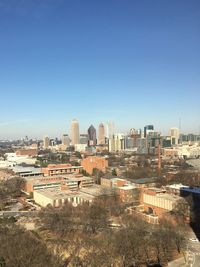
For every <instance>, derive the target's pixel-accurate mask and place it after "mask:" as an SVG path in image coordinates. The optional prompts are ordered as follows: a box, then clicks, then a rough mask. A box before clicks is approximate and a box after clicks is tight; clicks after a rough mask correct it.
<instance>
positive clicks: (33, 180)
mask: <svg viewBox="0 0 200 267" xmlns="http://www.w3.org/2000/svg"><path fill="white" fill-rule="evenodd" d="M25 179H26V181H27V182H29V183H32V184H33V185H35V184H39V183H56V182H61V181H63V182H67V181H71V182H77V181H91V180H93V179H92V178H91V177H88V176H81V177H80V176H78V177H76V175H57V176H37V177H26V178H25Z"/></svg>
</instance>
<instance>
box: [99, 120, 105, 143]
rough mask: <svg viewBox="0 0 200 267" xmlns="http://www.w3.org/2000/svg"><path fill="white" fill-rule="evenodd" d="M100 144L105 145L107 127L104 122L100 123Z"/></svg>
mask: <svg viewBox="0 0 200 267" xmlns="http://www.w3.org/2000/svg"><path fill="white" fill-rule="evenodd" d="M98 143H99V145H105V128H104V125H103V123H100V124H99V138H98Z"/></svg>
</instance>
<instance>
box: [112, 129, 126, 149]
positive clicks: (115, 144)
mask: <svg viewBox="0 0 200 267" xmlns="http://www.w3.org/2000/svg"><path fill="white" fill-rule="evenodd" d="M124 149H125V136H124V134H121V133H118V134H114V135H112V137H111V138H109V152H117V151H122V150H124Z"/></svg>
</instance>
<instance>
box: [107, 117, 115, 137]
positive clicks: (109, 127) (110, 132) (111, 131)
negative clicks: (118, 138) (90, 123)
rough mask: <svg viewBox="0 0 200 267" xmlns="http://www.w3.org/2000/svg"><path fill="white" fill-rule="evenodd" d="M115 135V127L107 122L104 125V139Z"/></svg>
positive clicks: (112, 123)
mask: <svg viewBox="0 0 200 267" xmlns="http://www.w3.org/2000/svg"><path fill="white" fill-rule="evenodd" d="M114 133H115V125H114V122H111V121H110V122H107V123H106V132H105V136H106V138H111V137H112V136H113V134H114Z"/></svg>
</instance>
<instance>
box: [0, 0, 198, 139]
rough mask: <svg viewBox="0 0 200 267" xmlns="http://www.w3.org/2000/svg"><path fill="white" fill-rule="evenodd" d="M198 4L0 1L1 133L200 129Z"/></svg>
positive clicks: (0, 136) (177, 1)
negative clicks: (102, 127) (111, 126)
mask: <svg viewBox="0 0 200 267" xmlns="http://www.w3.org/2000/svg"><path fill="white" fill-rule="evenodd" d="M199 32H200V2H199V1H198V0H192V1H187V0H173V1H172V0H169V1H159V0H154V1H148V0H142V1H139V0H136V1H129V0H125V1H119V0H102V1H92V0H85V1H80V0H79V1H64V0H50V1H49V0H40V1H34V0H27V1H17V0H10V1H7V0H0V40H1V41H0V59H1V60H0V75H1V78H0V92H1V105H0V114H1V117H0V139H3V138H4V139H6V138H19V137H24V136H25V135H28V136H30V137H42V136H43V135H45V134H48V135H49V136H52V137H55V136H58V137H59V136H60V135H61V134H62V133H69V128H70V123H71V120H72V119H73V118H77V119H78V121H79V123H80V132H83V133H84V132H86V131H87V128H88V127H89V126H90V124H94V126H96V127H97V126H98V124H99V123H100V122H107V121H114V123H115V125H116V126H117V129H118V130H119V131H124V132H126V131H128V130H129V129H130V128H143V127H144V125H146V124H154V125H155V129H157V130H159V131H161V132H162V133H163V134H167V133H168V130H169V128H170V127H174V126H177V127H178V126H179V120H180V119H181V129H182V132H185V133H188V132H194V133H199V131H200V104H199V99H200V86H199V85H200V50H199V47H200V34H199Z"/></svg>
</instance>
